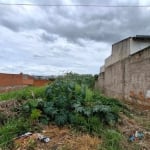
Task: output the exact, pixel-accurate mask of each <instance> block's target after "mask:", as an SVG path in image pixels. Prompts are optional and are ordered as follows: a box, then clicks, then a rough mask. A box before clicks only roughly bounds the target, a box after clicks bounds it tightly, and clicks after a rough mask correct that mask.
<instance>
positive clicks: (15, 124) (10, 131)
mask: <svg viewBox="0 0 150 150" xmlns="http://www.w3.org/2000/svg"><path fill="white" fill-rule="evenodd" d="M29 130H31V126H30V124H29V122H28V121H27V120H25V119H24V118H16V119H11V120H9V121H7V123H6V124H5V126H2V127H1V128H0V147H1V148H3V149H9V146H12V143H13V138H16V137H17V136H18V135H21V134H23V133H25V132H27V131H29Z"/></svg>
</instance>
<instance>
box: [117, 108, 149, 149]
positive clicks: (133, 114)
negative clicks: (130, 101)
mask: <svg viewBox="0 0 150 150" xmlns="http://www.w3.org/2000/svg"><path fill="white" fill-rule="evenodd" d="M128 108H129V109H130V114H129V116H126V115H124V114H120V117H121V120H122V121H121V123H120V124H119V125H118V129H119V131H120V132H121V133H122V134H123V135H124V136H125V137H126V139H127V140H128V139H129V136H130V135H131V134H133V133H135V132H136V131H138V132H142V133H143V134H144V137H143V138H142V139H141V140H139V139H138V138H136V139H135V140H134V141H133V142H127V141H126V142H127V143H128V145H127V147H126V149H127V150H150V110H148V109H147V110H144V109H140V108H139V107H134V106H132V105H128Z"/></svg>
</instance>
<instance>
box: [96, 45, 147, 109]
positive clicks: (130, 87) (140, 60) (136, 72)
mask: <svg viewBox="0 0 150 150" xmlns="http://www.w3.org/2000/svg"><path fill="white" fill-rule="evenodd" d="M103 76H104V77H103V81H102V75H101V74H100V77H99V80H98V83H97V84H98V85H99V86H98V87H99V88H103V89H102V90H101V91H104V93H105V95H107V96H110V97H115V98H119V99H123V100H126V101H128V102H130V103H134V104H135V105H136V104H137V105H141V106H145V107H150V47H149V48H146V49H144V50H142V51H140V52H138V53H136V54H134V55H131V56H129V57H128V58H125V59H123V60H121V61H118V62H117V63H114V64H112V65H110V66H108V67H106V68H105V73H104V75H103Z"/></svg>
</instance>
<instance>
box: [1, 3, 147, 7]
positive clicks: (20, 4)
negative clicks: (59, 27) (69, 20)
mask: <svg viewBox="0 0 150 150" xmlns="http://www.w3.org/2000/svg"><path fill="white" fill-rule="evenodd" d="M0 5H4V6H35V7H36V6H41V7H150V5H100V4H91V5H88V4H85V5H84V4H83V5H82V4H71V5H69V4H68V5H67V4H27V3H23V4H22V3H0Z"/></svg>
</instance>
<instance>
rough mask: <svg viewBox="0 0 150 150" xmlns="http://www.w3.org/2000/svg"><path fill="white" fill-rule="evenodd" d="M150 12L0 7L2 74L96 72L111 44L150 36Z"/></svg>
mask: <svg viewBox="0 0 150 150" xmlns="http://www.w3.org/2000/svg"><path fill="white" fill-rule="evenodd" d="M1 2H5V1H4V0H3V1H2V0H1ZM14 2H17V3H20V1H19V0H18V1H17V0H16V1H15V0H14ZM22 3H40V4H46V3H49V4H101V5H114V4H115V5H133V4H146V3H147V1H146V0H138V1H137V0H133V1H131V2H130V1H126V0H122V1H121V0H116V1H114V0H109V1H106V0H105V1H104V0H93V1H91V0H87V1H86V2H85V1H84V2H83V0H76V1H73V0H72V1H71V0H70V1H67V0H56V1H47V0H44V1H40V0H36V1H35V0H28V2H26V1H25V0H24V1H22ZM149 13H150V9H149V8H118V7H117V8H113V7H112V8H111V7H109V8H106V7H40V6H39V7H32V6H0V15H1V17H0V31H1V35H0V57H1V59H0V63H1V66H0V71H1V72H2V71H4V72H7V71H8V72H9V71H10V72H25V73H31V74H59V73H60V72H63V70H66V71H73V72H78V73H98V72H99V66H100V65H102V64H103V62H104V59H105V58H106V57H107V56H108V55H110V51H111V44H113V43H114V42H117V41H119V40H121V39H123V38H126V37H128V36H133V35H136V34H147V33H149V31H150V26H149V24H150V18H149V15H148V14H149ZM8 58H9V59H8Z"/></svg>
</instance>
